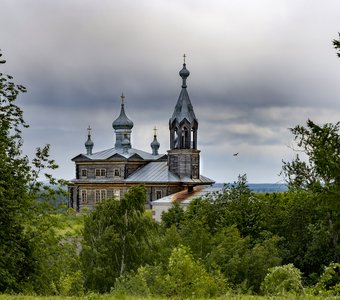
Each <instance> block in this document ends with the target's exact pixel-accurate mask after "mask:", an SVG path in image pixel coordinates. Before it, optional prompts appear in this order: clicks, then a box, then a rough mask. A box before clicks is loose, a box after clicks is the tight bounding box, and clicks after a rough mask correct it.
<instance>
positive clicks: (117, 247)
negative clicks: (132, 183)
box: [81, 186, 153, 292]
mask: <svg viewBox="0 0 340 300" xmlns="http://www.w3.org/2000/svg"><path fill="white" fill-rule="evenodd" d="M145 201H146V191H145V188H144V187H142V186H138V187H133V188H130V189H129V191H128V192H127V193H126V194H125V195H124V197H123V198H122V199H121V200H120V201H118V200H115V199H108V200H106V201H104V202H103V203H101V204H100V205H98V206H97V207H96V210H95V211H93V212H92V213H91V214H89V215H88V216H86V219H85V224H84V234H83V245H82V251H81V262H82V268H83V273H84V276H85V287H86V288H87V289H89V290H94V291H98V292H108V291H110V289H111V288H112V287H113V286H114V283H115V280H116V278H118V277H120V276H122V275H124V274H125V273H126V272H128V271H131V270H135V269H137V268H138V267H139V266H140V264H142V263H143V258H144V257H145V256H146V251H147V242H148V234H149V233H150V231H151V230H150V229H151V228H152V226H153V224H152V221H151V219H150V218H148V217H147V216H145V215H144V206H145Z"/></svg>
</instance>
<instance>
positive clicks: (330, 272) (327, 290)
mask: <svg viewBox="0 0 340 300" xmlns="http://www.w3.org/2000/svg"><path fill="white" fill-rule="evenodd" d="M313 292H314V294H317V295H332V296H338V295H340V264H339V263H330V264H329V266H327V267H325V271H324V272H323V274H322V275H321V276H320V279H319V281H318V283H317V284H316V285H315V287H314V288H313Z"/></svg>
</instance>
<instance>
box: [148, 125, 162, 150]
mask: <svg viewBox="0 0 340 300" xmlns="http://www.w3.org/2000/svg"><path fill="white" fill-rule="evenodd" d="M153 132H154V134H153V141H152V143H151V144H150V146H151V149H152V155H158V149H159V146H160V144H159V142H158V141H157V128H156V126H155V127H154V129H153Z"/></svg>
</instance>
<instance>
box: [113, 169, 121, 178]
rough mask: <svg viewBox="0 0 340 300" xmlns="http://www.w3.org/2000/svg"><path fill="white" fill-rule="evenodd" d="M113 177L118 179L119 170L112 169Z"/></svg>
mask: <svg viewBox="0 0 340 300" xmlns="http://www.w3.org/2000/svg"><path fill="white" fill-rule="evenodd" d="M117 174H118V175H117ZM113 176H114V177H120V169H119V168H114V169H113Z"/></svg>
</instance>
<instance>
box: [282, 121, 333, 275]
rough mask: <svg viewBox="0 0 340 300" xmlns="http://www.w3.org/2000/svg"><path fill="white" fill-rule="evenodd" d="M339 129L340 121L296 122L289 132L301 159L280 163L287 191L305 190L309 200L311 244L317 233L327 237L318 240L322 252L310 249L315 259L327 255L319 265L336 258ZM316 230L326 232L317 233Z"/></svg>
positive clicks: (297, 156) (315, 243)
mask: <svg viewBox="0 0 340 300" xmlns="http://www.w3.org/2000/svg"><path fill="white" fill-rule="evenodd" d="M339 130H340V123H336V124H331V123H327V124H324V125H322V126H319V125H317V124H315V123H314V122H312V121H311V120H308V121H307V124H306V126H300V125H298V126H296V127H294V128H292V129H291V132H292V133H293V134H294V140H295V141H296V142H297V146H298V149H297V150H296V151H298V152H299V153H302V154H303V156H304V158H300V155H299V154H297V155H296V157H295V159H294V160H293V161H291V162H284V163H283V174H284V175H285V177H286V180H287V182H288V185H289V188H290V190H291V191H294V190H295V191H306V192H307V193H306V194H309V196H308V197H309V198H311V199H312V201H313V207H311V209H312V211H313V212H314V213H313V215H314V216H317V219H315V218H314V219H311V220H310V221H311V223H309V224H308V226H309V230H311V232H313V233H314V235H313V236H314V238H315V239H316V241H318V242H314V243H312V244H311V246H313V247H314V246H316V245H317V244H320V243H319V242H320V241H321V240H320V237H321V236H323V237H325V236H328V241H323V242H322V244H323V245H325V244H326V245H327V248H326V247H325V249H324V250H323V251H322V250H321V249H319V252H317V253H316V252H315V251H314V250H313V252H312V253H313V256H315V257H317V258H327V261H323V264H329V263H330V262H331V261H336V262H338V261H339V259H340V251H339V247H338V240H339V231H340V218H339V215H340V201H339V198H340V134H339ZM301 203H302V202H301ZM313 215H311V216H313ZM320 230H322V231H323V232H324V233H326V232H327V234H326V235H324V234H321V235H320V234H319V232H320ZM317 235H319V237H318V236H317ZM326 249H327V252H326ZM309 250H311V248H309ZM320 269H321V265H319V270H317V271H318V272H319V271H321V270H320ZM315 271H316V270H315Z"/></svg>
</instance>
